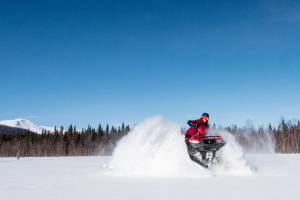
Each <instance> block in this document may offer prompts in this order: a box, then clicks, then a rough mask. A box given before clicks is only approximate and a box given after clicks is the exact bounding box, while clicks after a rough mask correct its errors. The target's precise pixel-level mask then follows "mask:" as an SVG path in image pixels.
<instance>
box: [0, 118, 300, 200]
mask: <svg viewBox="0 0 300 200" xmlns="http://www.w3.org/2000/svg"><path fill="white" fill-rule="evenodd" d="M179 129H180V127H179V126H178V125H176V124H174V123H170V122H166V121H164V120H163V119H161V118H159V117H158V118H151V119H148V120H145V121H144V122H142V123H141V124H139V125H137V126H136V127H135V128H134V129H133V131H132V132H131V133H129V134H128V136H126V137H125V138H123V139H122V140H121V141H120V142H119V143H118V145H117V147H116V149H115V152H114V154H113V156H111V157H58V158H55V157H52V158H20V160H17V159H16V158H0V194H1V195H0V197H1V199H8V200H40V199H42V200H56V199H63V200H77V199H78V200H79V199H85V200H87V199H108V200H114V199H116V200H119V199H120V200H121V199H122V200H124V199H130V200H140V199H145V200H148V199H149V200H162V199H172V200H177V199H178V200H179V199H209V200H211V199H212V200H214V199H218V200H220V199H222V200H223V199H225V200H227V199H228V200H234V199H238V200H240V199H243V200H257V199H258V200H269V199H270V200H283V199H288V200H299V199H300V192H299V191H298V190H297V189H298V185H299V184H298V182H299V180H300V171H299V167H300V155H282V154H275V153H269V154H262V153H261V154H259V153H256V154H245V153H244V152H243V149H242V148H241V147H240V146H239V145H238V144H237V143H236V142H235V140H234V138H233V137H232V135H230V133H228V132H225V131H220V132H218V134H221V135H222V136H223V137H224V138H225V140H226V142H227V145H226V146H225V147H224V148H223V150H222V151H221V152H220V153H221V155H222V158H223V159H222V163H221V164H220V165H218V166H216V167H213V168H212V169H211V170H206V169H203V168H202V167H200V166H199V165H197V164H195V163H194V162H192V161H191V160H190V159H189V158H188V155H187V152H186V147H185V144H184V142H183V135H181V134H180V131H179ZM211 134H213V133H211Z"/></svg>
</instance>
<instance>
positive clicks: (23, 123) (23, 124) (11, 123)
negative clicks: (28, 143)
mask: <svg viewBox="0 0 300 200" xmlns="http://www.w3.org/2000/svg"><path fill="white" fill-rule="evenodd" d="M0 125H3V126H7V127H12V128H19V129H25V130H30V131H32V132H34V133H39V134H40V133H42V132H43V131H51V132H52V131H53V130H54V129H53V128H52V127H47V126H39V125H36V124H34V123H33V122H31V121H29V120H27V119H13V120H2V121H0Z"/></svg>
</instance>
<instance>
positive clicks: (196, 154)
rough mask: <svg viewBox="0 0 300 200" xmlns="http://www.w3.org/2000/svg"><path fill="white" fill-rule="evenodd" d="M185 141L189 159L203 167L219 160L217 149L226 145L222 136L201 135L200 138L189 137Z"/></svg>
mask: <svg viewBox="0 0 300 200" xmlns="http://www.w3.org/2000/svg"><path fill="white" fill-rule="evenodd" d="M190 126H191V125H190ZM186 143H187V146H188V151H189V154H190V157H191V159H192V160H194V161H195V162H197V163H198V164H200V165H201V166H202V167H204V168H209V166H211V165H212V164H216V163H218V161H220V158H218V157H217V156H216V154H217V151H219V150H220V149H221V148H222V147H224V146H225V145H226V142H225V141H224V139H223V137H222V136H203V137H200V140H199V139H195V140H194V139H192V138H189V139H188V140H186Z"/></svg>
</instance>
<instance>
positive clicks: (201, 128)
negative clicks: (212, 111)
mask: <svg viewBox="0 0 300 200" xmlns="http://www.w3.org/2000/svg"><path fill="white" fill-rule="evenodd" d="M208 120H209V114H208V113H203V114H202V116H201V118H200V119H197V120H189V121H188V122H187V123H188V125H190V128H189V129H188V130H187V131H186V133H185V142H186V145H187V149H188V153H189V156H190V157H191V159H192V160H193V161H195V162H197V163H199V164H200V165H202V166H204V167H208V165H207V163H206V161H205V156H204V155H201V153H200V152H199V151H198V149H197V148H196V147H195V146H193V145H192V142H193V141H196V142H197V141H200V138H201V137H203V136H206V134H207V130H208V128H209V125H208Z"/></svg>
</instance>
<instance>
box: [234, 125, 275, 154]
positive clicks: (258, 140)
mask: <svg viewBox="0 0 300 200" xmlns="http://www.w3.org/2000/svg"><path fill="white" fill-rule="evenodd" d="M233 135H234V137H235V138H236V140H237V142H238V143H239V144H240V145H241V146H242V147H243V149H244V150H245V151H246V152H247V153H275V138H274V135H273V133H272V132H271V131H270V130H268V129H265V128H263V127H260V128H258V129H256V128H255V127H254V126H252V125H247V126H245V127H244V128H238V129H236V130H234V131H233Z"/></svg>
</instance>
